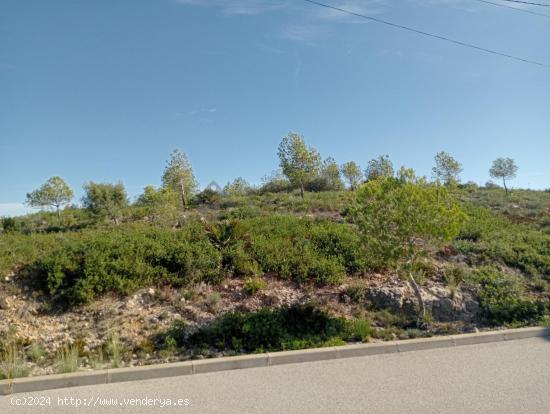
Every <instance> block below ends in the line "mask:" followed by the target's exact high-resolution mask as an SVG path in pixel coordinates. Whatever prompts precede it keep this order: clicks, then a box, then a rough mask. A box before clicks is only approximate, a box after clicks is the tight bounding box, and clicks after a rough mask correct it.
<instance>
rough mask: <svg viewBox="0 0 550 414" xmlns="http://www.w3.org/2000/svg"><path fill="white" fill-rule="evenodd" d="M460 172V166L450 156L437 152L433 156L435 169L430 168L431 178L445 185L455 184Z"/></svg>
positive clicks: (443, 152)
mask: <svg viewBox="0 0 550 414" xmlns="http://www.w3.org/2000/svg"><path fill="white" fill-rule="evenodd" d="M461 172H462V164H460V163H459V162H458V161H457V160H455V159H454V158H453V157H452V156H451V154H448V153H446V152H445V151H441V152H438V153H437V154H436V156H435V167H433V168H432V173H433V177H434V178H435V179H436V180H439V181H441V182H443V183H444V184H445V185H454V184H457V183H458V182H459V181H460V179H459V178H458V174H460V173H461Z"/></svg>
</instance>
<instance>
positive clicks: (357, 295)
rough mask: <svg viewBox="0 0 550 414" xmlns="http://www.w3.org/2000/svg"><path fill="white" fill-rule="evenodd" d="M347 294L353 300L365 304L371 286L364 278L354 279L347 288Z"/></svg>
mask: <svg viewBox="0 0 550 414" xmlns="http://www.w3.org/2000/svg"><path fill="white" fill-rule="evenodd" d="M346 295H348V296H349V297H350V299H351V301H352V302H355V303H360V304H364V303H366V302H367V298H368V295H369V286H368V285H367V283H365V282H364V281H363V280H356V281H353V282H352V283H351V284H350V285H349V286H348V287H347V288H346Z"/></svg>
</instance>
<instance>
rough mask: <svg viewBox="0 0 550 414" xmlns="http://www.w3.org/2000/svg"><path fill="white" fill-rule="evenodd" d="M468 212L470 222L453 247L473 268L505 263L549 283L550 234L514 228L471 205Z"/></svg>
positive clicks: (468, 221)
mask: <svg viewBox="0 0 550 414" xmlns="http://www.w3.org/2000/svg"><path fill="white" fill-rule="evenodd" d="M465 211H466V213H467V220H466V222H465V224H464V226H463V228H462V229H461V231H460V233H459V235H458V237H457V240H456V241H455V243H454V244H455V248H456V249H457V250H458V251H459V252H460V253H463V254H466V255H468V258H469V262H470V264H491V263H503V264H506V265H508V266H510V267H513V268H516V269H518V270H521V271H522V272H523V273H524V274H526V275H529V276H541V277H543V278H545V279H546V281H548V282H550V234H546V233H543V232H541V231H537V230H536V229H534V228H532V227H531V226H528V225H523V224H512V223H510V222H509V221H508V220H506V219H505V218H503V217H499V216H497V215H495V214H494V213H492V212H491V211H489V210H487V209H485V208H481V207H474V206H471V205H470V206H466V207H465Z"/></svg>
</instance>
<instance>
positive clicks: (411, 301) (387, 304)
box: [368, 282, 479, 322]
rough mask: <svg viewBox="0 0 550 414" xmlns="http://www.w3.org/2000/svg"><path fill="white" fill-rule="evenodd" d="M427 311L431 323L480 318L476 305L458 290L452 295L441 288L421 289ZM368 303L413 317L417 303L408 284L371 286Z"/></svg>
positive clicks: (447, 289)
mask: <svg viewBox="0 0 550 414" xmlns="http://www.w3.org/2000/svg"><path fill="white" fill-rule="evenodd" d="M421 294H422V299H423V301H424V305H425V307H426V310H427V311H428V312H430V313H431V315H432V317H433V318H434V320H437V321H441V322H451V321H459V320H463V321H467V322H468V321H472V320H474V319H475V318H476V317H477V316H478V314H479V303H478V302H477V301H476V300H475V299H474V298H473V297H472V295H471V294H469V293H468V292H466V291H463V290H457V291H456V292H455V293H454V294H452V293H451V291H450V289H449V288H447V287H445V286H443V285H439V286H438V285H433V286H430V287H421ZM368 300H369V301H370V302H371V304H372V305H373V306H374V307H376V308H378V309H391V310H393V311H394V312H404V313H407V314H411V313H416V312H417V309H418V303H417V300H416V298H415V295H414V291H413V289H412V287H411V286H410V284H409V283H407V282H402V283H399V284H393V285H390V286H388V285H378V286H376V285H375V286H371V287H370V289H369V293H368Z"/></svg>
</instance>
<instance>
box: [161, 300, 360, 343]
mask: <svg viewBox="0 0 550 414" xmlns="http://www.w3.org/2000/svg"><path fill="white" fill-rule="evenodd" d="M369 335H370V324H369V323H368V321H364V320H363V321H360V322H348V321H346V320H344V319H342V318H336V317H333V316H330V315H329V314H327V313H326V312H324V311H321V310H319V309H316V308H314V307H312V306H309V305H294V306H291V307H285V308H280V309H269V308H264V309H261V310H259V311H257V312H253V313H240V312H231V313H227V314H225V315H223V316H221V317H220V318H218V319H216V320H215V321H214V322H212V323H211V324H209V325H206V326H203V327H202V328H200V329H199V330H198V331H196V332H194V333H189V332H188V331H187V328H186V326H185V325H184V324H183V323H181V322H177V323H175V324H174V325H173V326H172V328H171V329H170V330H169V331H167V332H166V333H165V334H164V335H163V336H161V337H160V338H159V339H160V341H161V343H163V344H164V343H165V341H166V338H171V339H170V341H171V340H175V341H176V343H177V345H178V346H180V347H186V348H194V349H197V350H204V349H215V350H218V351H236V352H243V351H244V352H264V351H277V350H284V349H299V348H306V347H314V346H320V345H323V344H325V343H327V342H333V343H334V342H336V343H340V342H342V341H345V340H354V339H366V338H367V337H368V336H369Z"/></svg>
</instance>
